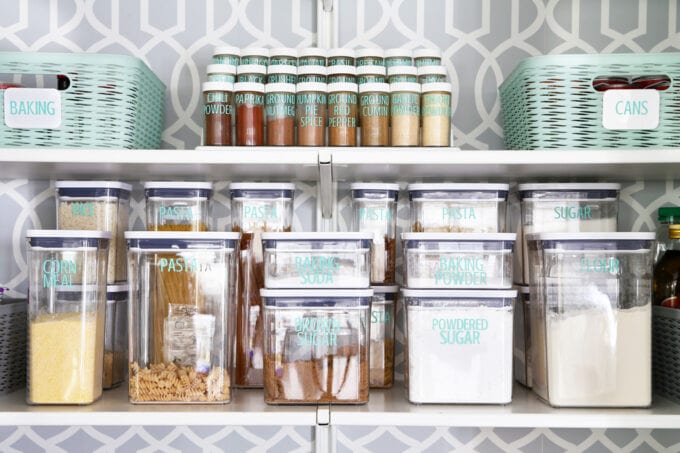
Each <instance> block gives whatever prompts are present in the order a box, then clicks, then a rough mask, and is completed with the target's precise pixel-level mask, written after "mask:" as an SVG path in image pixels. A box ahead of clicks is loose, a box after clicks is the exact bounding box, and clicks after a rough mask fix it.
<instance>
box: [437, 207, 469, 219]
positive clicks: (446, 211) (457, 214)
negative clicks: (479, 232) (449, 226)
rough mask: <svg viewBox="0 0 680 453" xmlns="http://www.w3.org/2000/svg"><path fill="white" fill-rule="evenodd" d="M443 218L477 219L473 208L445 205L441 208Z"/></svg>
mask: <svg viewBox="0 0 680 453" xmlns="http://www.w3.org/2000/svg"><path fill="white" fill-rule="evenodd" d="M442 219H443V220H477V215H476V214H475V208H471V207H464V206H447V207H445V208H442Z"/></svg>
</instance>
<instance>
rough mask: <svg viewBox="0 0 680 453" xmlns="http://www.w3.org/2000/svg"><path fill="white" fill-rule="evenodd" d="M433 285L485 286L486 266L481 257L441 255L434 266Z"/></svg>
mask: <svg viewBox="0 0 680 453" xmlns="http://www.w3.org/2000/svg"><path fill="white" fill-rule="evenodd" d="M434 284H435V286H486V285H487V284H488V283H487V278H486V266H485V263H484V260H483V259H482V258H472V257H466V256H453V257H441V258H439V262H438V263H437V266H436V267H435V272H434Z"/></svg>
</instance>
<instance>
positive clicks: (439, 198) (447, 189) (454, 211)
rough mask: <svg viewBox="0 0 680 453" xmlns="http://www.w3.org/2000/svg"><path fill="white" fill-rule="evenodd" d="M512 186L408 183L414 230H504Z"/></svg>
mask: <svg viewBox="0 0 680 453" xmlns="http://www.w3.org/2000/svg"><path fill="white" fill-rule="evenodd" d="M509 188H510V186H509V185H508V184H487V183H481V184H480V183H425V184H423V183H415V184H409V185H408V188H407V190H408V193H409V200H410V203H411V231H414V232H433V233H434V232H448V233H502V232H504V231H505V211H506V206H507V199H508V191H509Z"/></svg>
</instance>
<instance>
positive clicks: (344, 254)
mask: <svg viewBox="0 0 680 453" xmlns="http://www.w3.org/2000/svg"><path fill="white" fill-rule="evenodd" d="M372 240H373V234H371V233H315V232H312V233H263V234H262V247H263V249H264V284H265V287H266V288H368V287H369V286H370V285H369V277H370V275H369V273H370V250H371V242H372Z"/></svg>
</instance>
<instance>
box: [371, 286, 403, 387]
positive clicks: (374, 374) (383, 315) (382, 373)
mask: <svg viewBox="0 0 680 453" xmlns="http://www.w3.org/2000/svg"><path fill="white" fill-rule="evenodd" d="M371 289H373V297H372V298H371V328H370V329H369V330H370V332H371V339H370V345H371V346H370V356H369V362H368V363H369V364H370V367H371V368H370V371H369V386H370V387H371V388H390V387H392V384H393V383H394V318H395V317H396V315H397V309H396V307H397V293H399V287H398V286H373V287H372V288H371Z"/></svg>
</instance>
